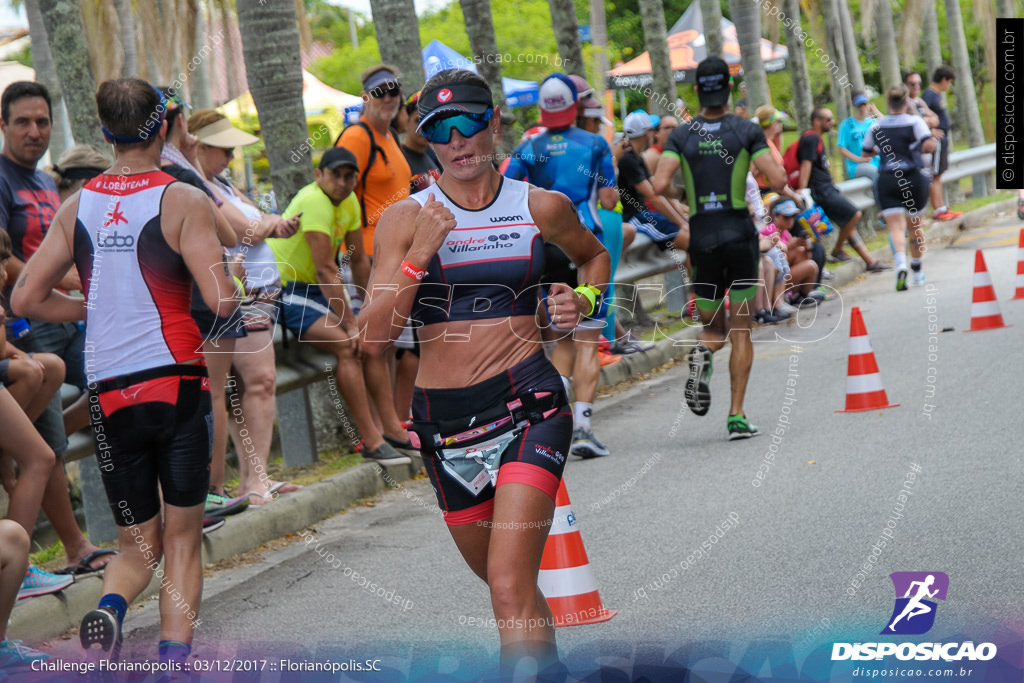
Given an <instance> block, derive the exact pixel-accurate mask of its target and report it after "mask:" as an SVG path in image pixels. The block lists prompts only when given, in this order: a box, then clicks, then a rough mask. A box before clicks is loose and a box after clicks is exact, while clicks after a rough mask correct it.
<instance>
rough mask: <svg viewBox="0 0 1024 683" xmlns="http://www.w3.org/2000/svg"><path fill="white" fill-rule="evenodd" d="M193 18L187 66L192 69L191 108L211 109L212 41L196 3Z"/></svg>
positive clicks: (200, 8) (204, 18) (204, 19)
mask: <svg viewBox="0 0 1024 683" xmlns="http://www.w3.org/2000/svg"><path fill="white" fill-rule="evenodd" d="M196 10H197V11H196V16H195V29H194V31H193V41H192V55H193V58H192V59H193V61H191V62H190V63H189V65H188V68H190V69H192V71H191V74H192V75H191V77H190V78H189V80H190V81H191V84H192V87H191V88H190V90H191V92H192V102H191V103H192V106H194V107H195V108H196V109H212V108H213V92H212V91H211V90H210V60H211V59H212V58H213V41H212V40H211V38H210V36H209V35H207V34H208V32H209V26H208V25H207V23H206V17H205V16H204V13H203V11H202V7H200V6H199V5H198V3H197V5H196Z"/></svg>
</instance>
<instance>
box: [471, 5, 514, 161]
mask: <svg viewBox="0 0 1024 683" xmlns="http://www.w3.org/2000/svg"><path fill="white" fill-rule="evenodd" d="M459 5H460V6H461V7H462V17H463V19H464V20H465V24H466V35H467V36H469V47H470V49H471V50H472V51H473V56H474V57H475V58H476V59H477V60H479V61H478V62H477V71H478V72H479V74H480V77H481V78H483V79H484V80H485V81H487V83H488V84H489V85H490V86H491V97H492V98H493V99H494V104H495V105H496V106H498V107H501V109H502V111H504V110H505V90H504V88H502V84H501V62H500V61H499V60H497V59H495V58H494V55H496V54H498V43H497V41H496V40H495V38H494V18H493V17H492V16H491V3H490V2H489V1H488V0H459ZM502 131H503V135H502V137H501V152H503V153H505V154H508V153H510V152H511V151H512V150H513V149H514V148H515V142H516V140H515V135H514V134H513V131H512V128H511V127H510V126H508V127H506V126H503V127H502Z"/></svg>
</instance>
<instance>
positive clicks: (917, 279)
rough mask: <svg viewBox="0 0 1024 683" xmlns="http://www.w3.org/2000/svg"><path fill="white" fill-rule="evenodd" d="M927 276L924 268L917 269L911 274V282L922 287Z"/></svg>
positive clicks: (912, 284)
mask: <svg viewBox="0 0 1024 683" xmlns="http://www.w3.org/2000/svg"><path fill="white" fill-rule="evenodd" d="M924 281H925V277H924V271H923V270H915V271H913V272H912V273H911V274H910V284H911V286H913V287H920V286H921V285H923V284H924Z"/></svg>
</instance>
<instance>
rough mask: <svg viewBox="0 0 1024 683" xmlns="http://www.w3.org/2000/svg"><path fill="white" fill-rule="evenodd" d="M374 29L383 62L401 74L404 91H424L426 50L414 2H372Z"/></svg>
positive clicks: (411, 0)
mask: <svg viewBox="0 0 1024 683" xmlns="http://www.w3.org/2000/svg"><path fill="white" fill-rule="evenodd" d="M370 7H371V9H372V11H373V28H374V30H375V31H376V32H377V47H378V49H379V50H380V56H381V59H382V60H384V62H385V63H387V64H393V65H395V66H396V67H398V70H399V71H401V72H402V89H403V90H404V91H405V92H406V93H409V94H411V93H414V92H416V91H417V90H419V89H420V88H422V87H423V81H424V80H425V79H424V72H423V47H422V46H421V45H420V25H419V21H417V19H416V7H415V6H414V5H413V0H370Z"/></svg>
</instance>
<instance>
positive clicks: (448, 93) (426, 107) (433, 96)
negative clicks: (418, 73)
mask: <svg viewBox="0 0 1024 683" xmlns="http://www.w3.org/2000/svg"><path fill="white" fill-rule="evenodd" d="M418 106H419V110H420V125H419V127H418V128H417V129H416V130H417V131H420V132H422V131H423V127H424V126H426V125H427V124H428V123H430V122H431V121H433V120H435V119H437V117H438V116H440V115H442V114H444V113H447V112H455V113H457V114H483V113H484V112H486V111H487V110H489V109H493V108H494V98H493V97H492V96H491V89H490V88H488V87H486V86H484V85H480V84H479V83H474V82H472V81H457V82H454V83H445V84H441V85H436V86H433V87H432V88H430V89H429V90H426V89H425V90H423V91H422V93H421V94H420V99H419V102H418Z"/></svg>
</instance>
